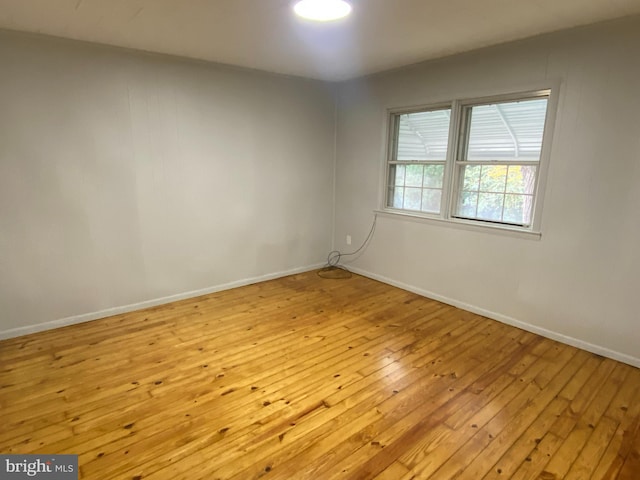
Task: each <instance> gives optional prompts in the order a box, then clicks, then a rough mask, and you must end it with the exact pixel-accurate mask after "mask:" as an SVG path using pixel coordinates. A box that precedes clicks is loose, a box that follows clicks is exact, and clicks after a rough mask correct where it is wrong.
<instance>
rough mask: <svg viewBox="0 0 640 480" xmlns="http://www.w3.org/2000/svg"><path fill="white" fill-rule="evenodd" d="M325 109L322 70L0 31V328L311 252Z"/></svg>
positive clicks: (233, 277)
mask: <svg viewBox="0 0 640 480" xmlns="http://www.w3.org/2000/svg"><path fill="white" fill-rule="evenodd" d="M334 115H335V94H334V92H332V91H330V88H329V87H328V86H327V85H326V84H323V83H320V82H313V81H305V80H301V79H294V78H287V77H281V76H273V75H267V74H261V73H256V72H251V71H247V70H240V69H233V68H228V67H222V66H213V65H207V64H200V63H195V62H189V61H182V60H179V59H175V58H170V57H162V56H153V55H145V54H141V53H135V52H129V51H124V50H118V49H111V48H103V47H98V46H94V45H88V44H82V43H77V42H71V41H63V40H56V39H47V38H43V37H42V38H41V37H37V36H28V35H20V34H15V33H10V32H0V337H2V336H5V337H6V336H12V335H18V334H22V333H27V332H29V331H35V330H39V329H43V328H48V327H51V326H55V325H57V324H64V323H70V322H74V321H77V320H86V319H90V318H96V317H99V316H101V315H104V314H106V313H112V312H116V311H121V310H122V308H121V307H126V306H127V305H132V304H138V306H139V304H140V302H145V301H149V300H153V299H162V298H165V299H166V297H171V296H174V295H180V294H183V293H186V292H193V291H198V290H201V289H216V288H221V287H224V286H230V285H235V284H238V283H243V282H246V281H250V280H251V279H256V278H259V279H261V278H266V277H269V276H274V275H278V274H280V273H281V272H287V271H292V270H299V269H304V268H308V267H309V266H312V265H316V264H318V263H321V262H322V261H323V259H324V258H325V256H326V253H327V251H328V250H329V249H330V247H331V223H332V212H333V163H334V138H335V137H334V124H335V122H334ZM109 309H115V310H109ZM105 310H106V311H105ZM58 320H61V321H60V322H58V323H55V322H54V323H49V324H46V323H45V322H52V321H58Z"/></svg>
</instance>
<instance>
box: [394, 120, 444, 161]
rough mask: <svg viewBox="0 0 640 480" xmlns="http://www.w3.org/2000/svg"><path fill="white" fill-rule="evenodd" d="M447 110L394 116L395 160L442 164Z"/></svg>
mask: <svg viewBox="0 0 640 480" xmlns="http://www.w3.org/2000/svg"><path fill="white" fill-rule="evenodd" d="M450 118H451V109H443V110H431V111H428V112H415V113H405V114H402V115H398V139H397V143H396V148H397V151H396V160H399V161H429V160H431V161H434V160H437V161H444V160H445V159H446V158H447V145H448V143H449V120H450Z"/></svg>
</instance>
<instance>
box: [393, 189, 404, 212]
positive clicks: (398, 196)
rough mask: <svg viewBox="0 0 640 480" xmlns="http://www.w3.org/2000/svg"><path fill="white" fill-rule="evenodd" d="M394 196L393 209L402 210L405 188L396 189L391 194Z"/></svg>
mask: <svg viewBox="0 0 640 480" xmlns="http://www.w3.org/2000/svg"><path fill="white" fill-rule="evenodd" d="M391 193H392V194H393V207H394V208H402V203H403V200H404V188H402V187H396V188H394V189H393V190H392V192H391Z"/></svg>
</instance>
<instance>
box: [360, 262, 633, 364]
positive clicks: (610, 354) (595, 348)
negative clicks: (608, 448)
mask: <svg viewBox="0 0 640 480" xmlns="http://www.w3.org/2000/svg"><path fill="white" fill-rule="evenodd" d="M349 270H351V271H352V272H354V273H357V274H359V275H362V276H365V277H368V278H372V279H374V280H378V281H379V282H383V283H386V284H388V285H393V286H394V287H398V288H401V289H403V290H407V291H409V292H412V293H416V294H418V295H421V296H423V297H427V298H431V299H433V300H437V301H439V302H442V303H446V304H448V305H453V306H454V307H457V308H461V309H462V310H467V311H469V312H472V313H476V314H478V315H482V316H483V317H487V318H490V319H492V320H496V321H498V322H501V323H505V324H507V325H511V326H513V327H517V328H520V329H522V330H526V331H527V332H531V333H535V334H537V335H540V336H542V337H546V338H550V339H551V340H556V341H558V342H560V343H564V344H566V345H570V346H572V347H576V348H580V349H582V350H586V351H588V352H591V353H595V354H597V355H601V356H603V357H607V358H611V359H613V360H617V361H619V362H623V363H626V364H628V365H632V366H634V367H637V368H640V358H638V357H633V356H631V355H627V354H625V353H620V352H616V351H615V350H610V349H608V348H605V347H601V346H599V345H594V344H592V343H589V342H585V341H584V340H580V339H578V338H574V337H570V336H568V335H564V334H562V333H558V332H554V331H552V330H547V329H546V328H542V327H538V326H536V325H532V324H530V323H526V322H523V321H520V320H516V319H515V318H513V317H509V316H507V315H502V314H501V313H496V312H492V311H490V310H485V309H484V308H480V307H476V306H475V305H471V304H469V303H465V302H461V301H459V300H455V299H453V298H449V297H445V296H443V295H439V294H437V293H434V292H430V291H428V290H423V289H421V288H418V287H414V286H412V285H408V284H406V283H402V282H398V281H396V280H392V279H390V278H387V277H385V276H383V275H378V274H375V273H371V272H368V271H366V270H363V269H361V268H357V267H353V266H349Z"/></svg>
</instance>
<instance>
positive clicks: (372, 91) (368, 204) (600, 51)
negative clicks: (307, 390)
mask: <svg viewBox="0 0 640 480" xmlns="http://www.w3.org/2000/svg"><path fill="white" fill-rule="evenodd" d="M639 48H640V17H634V18H630V19H626V20H621V21H615V22H609V23H605V24H600V25H596V26H592V27H587V28H581V29H577V30H572V31H567V32H561V33H557V34H552V35H546V36H543V37H538V38H534V39H530V40H526V41H521V42H517V43H511V44H506V45H502V46H498V47H494V48H491V49H486V50H481V51H477V52H473V53H470V54H465V55H460V56H455V57H450V58H447V59H442V60H439V61H434V62H430V63H424V64H420V65H416V66H412V67H410V68H405V69H401V70H397V71H393V72H388V73H385V74H381V75H377V76H372V77H368V78H364V79H359V80H356V81H351V82H347V83H344V84H342V85H341V87H340V91H339V108H338V128H337V131H338V147H337V172H336V176H337V187H336V188H337V196H336V212H337V216H336V225H335V232H336V233H335V239H334V240H335V245H336V247H337V248H340V249H342V250H343V251H348V250H349V249H350V248H351V247H347V246H346V245H345V243H344V242H345V236H346V234H351V235H352V236H353V239H354V243H355V244H358V243H359V242H360V241H361V240H362V239H363V238H364V236H365V235H366V233H367V231H368V229H369V225H370V222H371V220H372V211H373V210H374V209H376V208H379V207H380V206H381V204H380V195H379V194H380V192H379V185H380V176H381V175H382V174H383V172H384V168H381V165H382V164H383V162H384V151H385V127H386V125H385V122H386V118H387V117H386V109H387V108H391V107H399V106H408V105H421V104H429V103H431V102H435V101H440V100H443V99H451V98H454V97H463V98H464V97H468V96H475V95H482V94H485V93H490V92H493V93H496V92H497V93H499V92H501V91H503V92H510V91H514V90H515V91H518V90H519V89H520V88H522V87H523V86H524V87H526V86H528V85H531V84H532V83H539V82H545V81H548V80H560V81H561V91H560V97H559V108H558V112H557V117H556V128H555V133H554V138H553V144H552V151H551V163H550V171H549V175H548V183H547V190H546V195H545V198H544V210H543V221H542V238H541V239H540V240H535V239H524V238H514V237H511V236H505V235H500V234H495V233H490V232H486V233H485V232H477V231H468V230H462V229H459V228H454V227H451V226H448V225H442V224H437V225H434V224H433V223H429V224H427V223H417V222H412V221H407V220H402V219H395V218H388V217H379V218H378V224H377V229H376V232H375V236H374V237H373V240H372V242H371V244H370V246H369V248H368V249H367V250H366V252H365V253H364V254H363V255H362V256H361V257H360V258H359V259H358V260H356V261H355V262H354V263H353V266H354V267H355V268H356V269H358V271H360V272H363V273H365V274H367V275H370V276H373V277H376V278H380V279H383V280H385V281H388V282H390V283H395V284H398V285H402V286H404V287H407V288H409V289H412V290H414V291H417V292H420V293H423V294H427V295H428V296H432V297H436V298H440V299H444V300H446V301H448V302H450V303H453V304H457V305H462V306H464V307H465V308H469V309H471V310H475V311H478V312H482V313H484V314H486V315H488V316H491V317H493V318H496V319H500V320H503V321H506V322H510V323H513V324H517V325H522V326H525V327H526V328H528V329H530V330H533V331H536V332H539V333H543V334H545V335H548V336H551V337H554V338H559V339H562V340H564V341H567V342H569V343H573V344H575V345H579V346H582V347H586V348H587V349H590V350H592V351H596V352H599V353H603V354H605V355H609V356H612V357H614V358H619V359H622V360H624V361H627V362H629V363H632V364H635V365H638V366H640V307H639V303H638V301H637V300H638V298H640V254H639V248H640V93H639V87H640V83H638V79H640V54H639V53H638V52H639V51H640V50H639ZM519 322H521V323H519Z"/></svg>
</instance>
